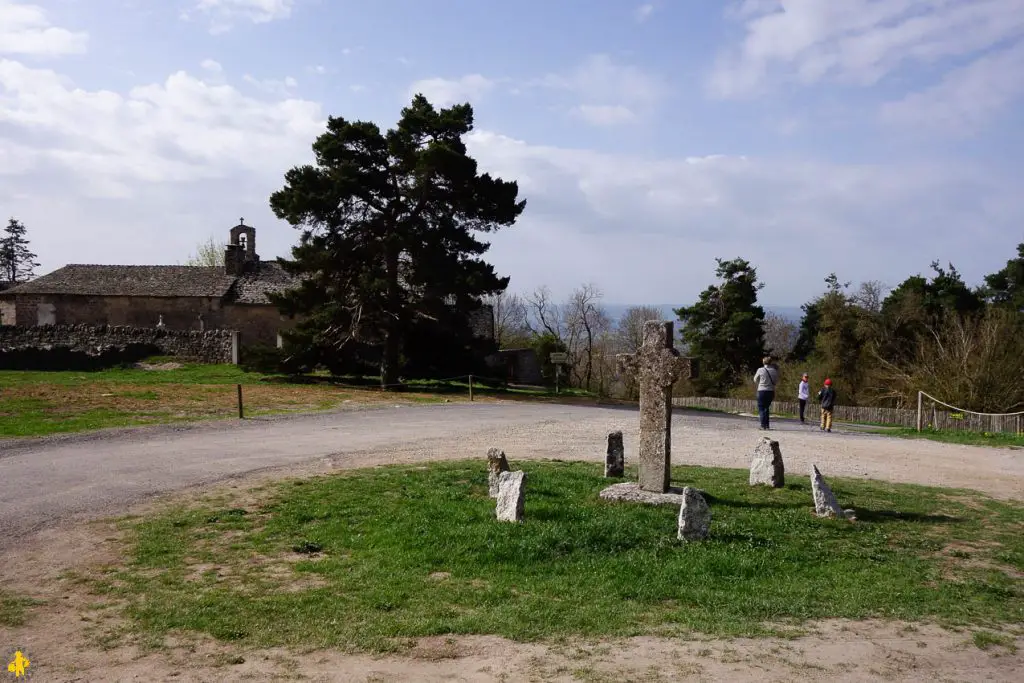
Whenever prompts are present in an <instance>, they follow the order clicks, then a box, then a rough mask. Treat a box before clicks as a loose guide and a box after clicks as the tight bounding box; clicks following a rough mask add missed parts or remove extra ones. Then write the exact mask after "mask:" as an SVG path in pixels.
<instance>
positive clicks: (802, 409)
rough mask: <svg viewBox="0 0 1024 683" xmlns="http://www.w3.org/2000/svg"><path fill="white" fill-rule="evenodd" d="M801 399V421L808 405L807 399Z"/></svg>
mask: <svg viewBox="0 0 1024 683" xmlns="http://www.w3.org/2000/svg"><path fill="white" fill-rule="evenodd" d="M799 400H800V421H801V422H803V421H804V408H806V407H807V399H806V398H801V399H799Z"/></svg>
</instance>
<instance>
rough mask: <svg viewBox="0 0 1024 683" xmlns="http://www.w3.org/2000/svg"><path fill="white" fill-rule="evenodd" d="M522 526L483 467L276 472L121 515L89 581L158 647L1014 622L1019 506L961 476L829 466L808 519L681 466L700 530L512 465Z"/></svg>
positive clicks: (570, 469)
mask: <svg viewBox="0 0 1024 683" xmlns="http://www.w3.org/2000/svg"><path fill="white" fill-rule="evenodd" d="M517 466H521V467H522V468H523V469H524V470H526V472H527V473H528V480H527V501H526V521H525V523H523V524H519V525H517V524H501V523H498V522H496V521H495V520H494V501H493V500H491V499H489V498H488V496H487V484H486V471H485V465H483V464H481V463H480V462H478V461H474V462H459V463H444V464H433V465H430V466H419V467H412V466H392V467H384V468H378V469H373V470H361V471H354V472H350V473H345V474H341V475H334V476H328V477H319V478H314V479H309V480H296V481H292V482H285V483H278V484H274V485H268V486H267V487H264V488H261V489H256V490H254V491H252V492H250V493H248V494H246V495H247V498H245V499H244V500H242V499H229V498H223V499H210V500H207V501H206V502H205V503H203V504H202V505H200V506H198V507H192V508H187V509H185V508H181V509H172V510H168V511H165V512H163V513H161V514H159V515H157V516H153V517H147V518H143V519H137V520H128V521H127V522H126V524H128V526H129V528H128V538H129V544H130V546H129V557H130V558H131V559H130V562H129V564H128V565H127V566H124V567H122V568H119V569H116V570H115V571H112V572H108V573H104V574H103V575H101V576H97V577H94V578H92V579H91V580H90V581H91V585H92V589H93V590H94V591H96V592H97V593H98V594H99V596H100V598H99V599H101V600H104V601H107V600H114V601H116V602H119V603H120V604H122V605H123V606H124V609H125V611H126V614H127V615H128V616H129V617H130V619H131V620H132V622H133V625H134V626H133V628H134V630H136V631H137V632H140V633H141V634H144V635H145V636H147V637H148V638H149V639H150V640H152V641H153V642H159V641H160V639H161V638H162V637H163V636H165V635H167V634H170V633H173V632H180V631H185V632H194V633H202V634H209V635H212V636H213V637H215V638H218V639H222V640H231V641H238V642H240V643H243V644H247V645H253V646H276V645H283V646H303V647H312V648H317V647H341V648H360V649H369V650H378V651H379V650H388V649H395V648H400V647H402V644H403V643H404V642H407V640H406V639H409V638H413V637H421V636H430V635H441V634H496V635H500V636H505V637H508V638H513V639H517V640H538V639H557V638H561V637H570V636H585V637H600V636H629V635H640V634H662V635H671V634H676V633H685V632H701V633H706V634H711V635H718V636H741V635H750V636H756V635H763V634H767V633H773V632H778V631H779V629H782V630H786V629H790V628H793V627H796V626H797V625H799V623H801V622H802V621H804V620H810V619H826V618H846V619H865V618H884V619H902V620H908V621H915V620H934V621H938V622H940V623H944V624H948V625H958V626H971V627H975V628H987V629H991V630H994V631H998V630H999V628H1000V627H1001V626H1004V625H1006V624H1017V623H1020V622H1021V621H1024V583H1022V577H1024V538H1022V536H1021V534H1020V529H1021V525H1022V524H1024V508H1022V507H1020V506H1018V505H1014V504H1011V503H1005V502H1000V501H995V500H991V499H988V498H985V497H983V496H980V495H978V494H974V493H971V492H965V491H953V490H948V489H934V488H924V487H917V486H907V485H895V484H886V483H880V482H869V481H862V480H847V479H836V480H834V481H830V483H831V484H832V486H833V489H834V490H835V492H836V494H837V495H838V497H839V499H840V502H841V503H842V504H843V505H844V506H845V507H853V508H855V509H856V510H857V515H858V520H859V521H857V522H855V523H850V522H845V521H835V520H819V519H817V518H815V517H814V516H813V515H812V514H811V511H810V507H811V495H810V486H809V482H808V480H807V479H806V478H803V477H792V478H791V479H790V480H789V483H788V484H787V486H786V488H784V489H780V490H772V489H767V488H751V487H750V486H748V485H747V481H746V479H747V473H746V472H745V471H742V470H726V469H708V468H692V467H680V468H675V470H674V478H675V480H676V481H678V482H688V483H692V484H694V485H696V486H699V487H700V488H701V489H702V490H704V491H707V492H708V497H709V502H710V503H711V507H712V510H713V513H714V522H713V526H712V534H713V535H712V538H711V539H709V540H708V541H705V542H701V543H694V544H683V543H681V542H679V541H677V540H676V538H675V528H676V516H677V510H676V509H675V508H674V507H672V506H667V507H645V506H639V505H629V504H621V503H619V504H615V503H607V502H605V501H601V500H600V499H599V498H598V496H597V494H598V492H599V491H600V489H601V488H603V487H604V486H605V485H607V483H608V481H607V480H606V479H604V478H602V477H601V476H600V474H601V473H600V472H599V470H598V468H597V467H595V466H594V465H592V464H585V463H564V462H557V461H556V462H524V463H521V464H517Z"/></svg>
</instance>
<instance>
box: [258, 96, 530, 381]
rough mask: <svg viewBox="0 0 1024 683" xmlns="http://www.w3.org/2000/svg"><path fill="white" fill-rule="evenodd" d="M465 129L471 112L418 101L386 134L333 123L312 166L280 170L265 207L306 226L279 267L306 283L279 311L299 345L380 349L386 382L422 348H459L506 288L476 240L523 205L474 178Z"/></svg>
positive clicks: (508, 189) (494, 181)
mask: <svg viewBox="0 0 1024 683" xmlns="http://www.w3.org/2000/svg"><path fill="white" fill-rule="evenodd" d="M472 129H473V109H472V107H471V106H470V105H469V104H461V105H455V106H452V107H450V108H447V109H440V110H437V109H435V108H434V107H433V106H432V105H431V104H430V103H429V102H428V101H427V99H426V98H425V97H423V96H422V95H416V96H415V97H414V98H413V100H412V103H411V105H410V106H408V107H406V108H404V109H403V110H402V112H401V118H400V120H399V122H398V125H397V127H395V128H393V129H391V130H388V131H387V132H382V131H381V129H380V128H379V127H378V126H377V125H376V124H374V123H370V122H366V121H347V120H345V119H344V118H341V117H331V118H329V119H328V122H327V131H326V132H325V133H323V134H322V135H320V136H319V137H318V138H317V139H316V141H315V142H314V143H313V152H314V154H315V159H316V163H315V164H314V165H305V166H298V167H295V168H293V169H291V170H290V171H288V172H287V174H286V175H285V187H284V188H283V189H281V190H279V191H277V192H275V193H274V194H273V195H272V196H271V198H270V205H271V208H272V209H273V211H274V213H275V214H276V215H277V216H278V217H279V218H282V219H284V220H287V221H288V222H289V223H291V224H292V225H293V226H295V227H297V228H301V230H302V233H301V237H300V240H299V244H298V246H296V247H295V248H294V249H293V250H292V256H293V260H292V261H290V262H287V263H285V264H284V266H285V267H286V268H287V269H288V270H289V271H290V272H292V273H293V274H295V275H297V276H299V277H301V278H302V279H303V285H302V286H301V287H300V288H298V289H297V290H295V291H293V292H291V293H289V294H286V295H284V296H281V297H278V298H277V303H278V304H279V305H280V307H281V309H282V310H283V311H284V312H286V313H289V314H298V315H300V316H302V317H303V318H304V322H302V324H301V325H300V326H299V335H298V336H299V338H302V339H305V343H306V344H307V345H315V346H317V347H319V348H321V349H324V348H326V349H331V350H332V352H334V353H340V352H342V350H343V349H344V347H346V346H347V345H352V346H354V347H359V348H361V349H370V350H372V351H375V352H378V353H379V356H378V358H379V364H380V374H381V383H382V384H383V385H393V384H395V383H396V381H397V379H398V376H399V372H400V370H401V367H402V365H403V359H404V362H405V364H408V357H409V355H410V354H411V353H413V352H414V351H415V350H416V349H418V348H419V345H422V344H428V345H432V346H433V348H435V349H437V348H441V349H442V350H443V352H444V353H445V354H447V355H448V356H449V357H451V356H457V355H459V354H460V353H462V352H463V351H464V348H465V345H466V344H468V343H469V342H468V341H467V340H468V339H470V338H471V336H472V335H471V334H470V333H469V317H470V315H471V314H472V312H473V311H475V310H477V309H478V308H479V307H480V305H481V303H480V302H481V298H482V297H484V296H488V295H493V294H495V293H497V292H500V291H503V290H504V289H505V288H506V287H507V286H508V278H502V277H498V275H497V274H496V273H495V272H494V268H493V267H492V266H491V265H489V264H488V263H486V262H484V261H483V260H482V259H481V258H480V257H481V256H482V255H483V254H484V253H485V252H486V251H487V249H488V248H489V245H488V244H487V243H485V242H481V241H479V240H478V239H477V238H476V237H475V236H474V233H479V232H490V231H493V230H496V229H498V228H500V227H502V226H507V225H512V224H513V223H514V222H515V221H516V219H517V218H518V217H519V215H520V214H521V213H522V211H523V209H524V207H525V205H526V202H525V201H518V199H517V198H518V193H519V188H518V186H517V184H516V183H515V182H506V181H503V180H501V179H498V178H492V177H491V176H490V175H489V174H487V173H484V174H480V173H478V172H477V164H476V161H474V160H473V159H472V158H471V157H470V156H469V155H468V154H467V152H466V144H465V142H464V141H463V136H465V135H466V134H468V133H469V132H470V131H471V130H472ZM303 335H304V336H303Z"/></svg>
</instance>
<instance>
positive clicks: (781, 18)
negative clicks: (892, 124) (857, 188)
mask: <svg viewBox="0 0 1024 683" xmlns="http://www.w3.org/2000/svg"><path fill="white" fill-rule="evenodd" d="M730 15H731V16H732V17H734V18H736V19H738V20H740V21H742V22H743V24H744V31H745V36H744V38H743V40H742V42H741V44H740V45H739V46H738V47H736V48H735V49H731V50H729V51H727V52H725V53H724V54H722V55H720V57H719V60H718V63H717V64H716V66H715V69H714V71H713V73H712V75H711V78H710V88H711V91H712V93H714V94H715V95H718V96H721V97H740V96H745V95H751V94H756V93H759V92H761V91H763V90H764V89H766V88H768V87H770V86H771V85H772V84H773V83H774V82H776V81H777V80H780V79H781V80H783V81H792V82H796V83H800V84H804V85H808V84H814V83H819V82H823V81H836V82H840V83H845V84H852V85H859V86H866V85H872V84H874V83H876V82H878V81H879V80H880V79H882V78H884V77H885V76H887V75H889V74H891V73H893V72H894V71H896V70H897V69H899V68H901V67H904V66H908V65H931V64H934V63H935V62H937V61H939V60H942V59H946V58H963V57H965V56H969V55H972V54H975V53H977V52H979V51H983V50H986V49H989V48H991V47H993V46H995V45H997V44H999V43H1000V42H1001V41H1005V40H1008V39H1012V38H1015V37H1019V36H1021V35H1024V0H970V1H964V2H954V1H952V0H830V1H829V2H821V1H820V0H746V2H743V3H738V4H734V5H733V6H732V11H731V13H730Z"/></svg>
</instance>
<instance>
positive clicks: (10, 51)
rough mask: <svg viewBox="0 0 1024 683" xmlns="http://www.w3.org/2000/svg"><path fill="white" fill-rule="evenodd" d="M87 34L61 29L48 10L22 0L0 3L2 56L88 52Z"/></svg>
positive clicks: (48, 55)
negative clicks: (49, 15)
mask: <svg viewBox="0 0 1024 683" xmlns="http://www.w3.org/2000/svg"><path fill="white" fill-rule="evenodd" d="M88 40H89V37H88V34H86V33H84V32H76V31H69V30H67V29H64V28H58V27H55V26H53V25H52V24H51V23H50V20H49V19H48V18H47V16H46V10H45V9H43V8H42V7H40V6H38V5H32V4H28V3H26V2H20V1H19V0H0V55H31V56H44V57H54V56H59V55H69V54H80V53H83V52H85V51H86V47H87V44H88Z"/></svg>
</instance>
